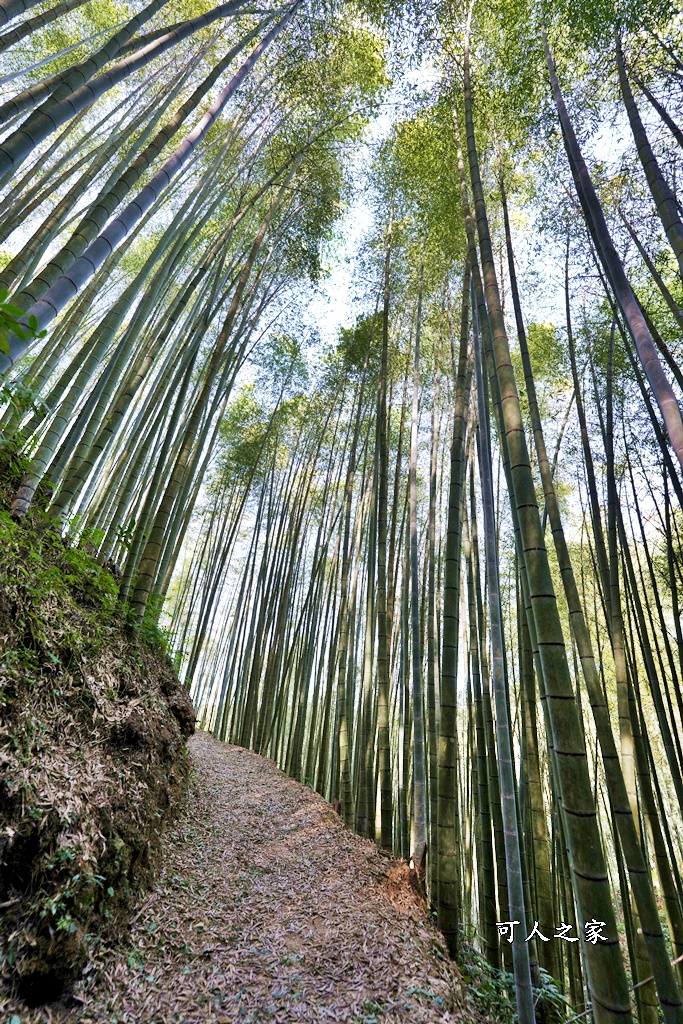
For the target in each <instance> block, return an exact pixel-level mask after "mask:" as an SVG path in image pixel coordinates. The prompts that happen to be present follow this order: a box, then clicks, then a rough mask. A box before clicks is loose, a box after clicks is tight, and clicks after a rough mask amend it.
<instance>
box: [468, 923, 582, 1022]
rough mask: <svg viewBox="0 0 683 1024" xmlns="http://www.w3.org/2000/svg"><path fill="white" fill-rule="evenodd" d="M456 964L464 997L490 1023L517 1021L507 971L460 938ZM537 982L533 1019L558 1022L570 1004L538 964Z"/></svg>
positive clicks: (513, 986)
mask: <svg viewBox="0 0 683 1024" xmlns="http://www.w3.org/2000/svg"><path fill="white" fill-rule="evenodd" d="M458 966H459V967H460V972H461V974H462V978H463V981H464V982H465V985H466V992H467V999H468V1001H469V1002H470V1003H472V1004H474V1006H475V1007H476V1009H477V1010H478V1011H479V1012H480V1013H481V1015H482V1016H483V1017H484V1018H485V1019H486V1020H487V1021H490V1022H492V1024H517V1020H518V1017H517V1007H516V1004H515V979H514V976H513V975H512V974H509V973H508V972H507V971H501V970H497V969H496V968H495V967H492V966H491V964H490V963H488V961H487V960H486V959H485V958H484V957H483V956H481V954H480V953H478V952H477V950H476V949H475V948H474V946H472V945H470V944H469V943H467V942H462V943H461V947H460V955H459V957H458ZM539 973H540V982H541V983H540V985H539V986H538V987H534V990H533V995H534V1006H535V1009H536V1020H537V1021H539V1022H543V1024H560V1022H561V1021H563V1020H566V1019H567V1014H568V1012H569V1011H570V1010H571V1007H570V1005H569V1003H568V1001H567V999H566V998H565V996H564V995H563V994H562V993H561V992H560V990H559V989H558V987H557V985H556V983H555V981H554V979H553V978H551V977H550V975H549V974H547V973H546V972H545V971H544V970H542V969H541V968H539Z"/></svg>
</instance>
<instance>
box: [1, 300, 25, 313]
mask: <svg viewBox="0 0 683 1024" xmlns="http://www.w3.org/2000/svg"><path fill="white" fill-rule="evenodd" d="M2 310H3V313H9V314H10V315H11V316H23V315H24V311H23V309H20V308H19V306H13V305H12V303H11V302H3V303H2Z"/></svg>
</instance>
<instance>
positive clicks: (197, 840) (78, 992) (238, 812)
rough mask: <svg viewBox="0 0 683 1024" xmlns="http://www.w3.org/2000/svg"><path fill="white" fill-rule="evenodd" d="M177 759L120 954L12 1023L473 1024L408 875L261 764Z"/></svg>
mask: <svg viewBox="0 0 683 1024" xmlns="http://www.w3.org/2000/svg"><path fill="white" fill-rule="evenodd" d="M189 746H190V754H191V759H192V762H193V764H194V771H193V777H192V780H191V783H190V792H189V799H188V802H187V806H186V809H185V810H184V811H183V812H182V813H181V815H180V817H179V818H178V819H177V821H176V823H175V825H174V826H173V827H171V828H170V829H169V831H168V833H167V834H166V835H165V837H164V864H163V869H162V873H161V875H160V878H159V881H158V883H157V885H156V888H155V890H154V892H153V893H152V894H151V895H150V896H149V897H148V898H147V899H146V900H144V901H143V902H142V904H141V905H140V906H139V908H138V910H137V912H136V914H135V916H134V918H133V922H132V928H131V932H130V936H129V939H128V940H126V941H125V942H123V941H121V942H119V944H118V945H116V946H114V947H113V948H112V949H109V950H107V949H103V950H102V951H101V953H100V958H101V959H100V963H99V964H98V963H95V962H92V963H91V964H90V965H89V967H88V968H87V971H88V973H87V975H86V976H85V977H84V978H83V979H82V980H81V981H80V982H79V983H78V984H77V985H76V987H75V989H74V992H73V996H72V997H71V998H70V1000H68V1001H67V1000H65V1001H64V1002H63V1003H62V1004H60V1005H58V1004H53V1005H51V1006H46V1007H43V1008H40V1009H34V1010H26V1009H25V1008H23V1009H21V1008H17V1009H16V1012H17V1014H18V1015H19V1019H20V1022H21V1024H39V1022H40V1024H47V1022H49V1024H66V1022H70V1024H104V1022H106V1024H171V1022H173V1024H181V1022H182V1024H209V1022H212V1024H213V1022H216V1024H218V1022H229V1021H239V1022H241V1024H248V1022H252V1024H261V1022H263V1024H265V1022H273V1024H284V1022H293V1021H309V1022H315V1024H325V1022H334V1021H343V1022H355V1024H380V1022H382V1024H394V1022H395V1024H399V1022H400V1024H427V1022H440V1024H451V1022H456V1021H457V1022H463V1024H464V1022H466V1021H467V1022H472V1021H475V1020H481V1018H480V1017H479V1015H478V1014H477V1013H476V1011H475V1010H474V1009H473V1008H471V1007H470V1006H469V1005H467V1003H466V1001H465V993H464V990H463V985H462V981H461V978H460V975H459V972H458V969H457V967H456V965H455V964H454V963H453V962H452V961H451V960H449V958H448V956H447V954H446V950H445V946H444V942H443V939H442V937H441V935H440V933H439V932H438V931H437V930H436V928H434V927H433V925H432V924H431V923H430V921H429V920H428V917H427V913H426V911H425V909H424V906H423V905H422V903H421V901H420V900H419V898H418V897H417V896H416V894H415V892H414V890H413V889H412V887H411V885H410V882H409V878H408V868H407V865H406V864H405V863H404V862H401V861H396V860H394V859H393V858H391V857H389V856H387V855H385V854H383V853H381V852H380V851H379V850H378V849H377V847H376V846H375V844H374V843H372V842H370V841H368V840H365V839H362V838H360V837H359V836H357V835H355V834H354V833H353V832H351V831H350V830H349V829H348V828H346V826H344V825H343V824H342V822H341V821H340V820H339V818H338V817H337V815H336V814H335V813H334V812H333V811H332V809H331V807H330V805H329V804H327V803H326V802H325V801H324V800H323V799H322V797H320V796H318V795H317V794H316V793H314V792H312V791H311V790H310V789H307V788H306V787H304V786H301V785H299V783H297V782H295V781H293V780H292V779H289V778H287V777H286V776H285V775H284V774H283V773H282V772H281V771H280V770H279V769H278V768H276V767H275V765H274V764H273V763H272V762H270V761H268V760H266V759H264V758H262V757H260V756H258V755H257V754H254V753H251V752H250V751H246V750H244V749H242V748H241V747H234V746H227V745H225V744H221V743H219V742H217V741H216V740H214V739H213V738H212V737H211V736H209V735H208V734H207V733H198V734H197V735H196V736H195V737H194V738H193V739H192V740H190V743H189ZM8 1009H9V1010H10V1011H11V1007H8ZM15 1024H16V1022H15Z"/></svg>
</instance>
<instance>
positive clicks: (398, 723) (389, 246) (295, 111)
mask: <svg viewBox="0 0 683 1024" xmlns="http://www.w3.org/2000/svg"><path fill="white" fill-rule="evenodd" d="M34 8H36V9H37V13H36V11H34V10H33V9H34ZM407 50H409V51H410V52H411V55H412V57H411V59H413V61H414V63H415V65H416V66H417V65H419V63H420V61H422V65H421V66H422V69H423V70H424V67H425V65H426V66H427V68H428V72H429V74H428V75H427V79H428V86H427V87H425V88H424V89H419V90H417V93H416V92H415V91H413V92H412V93H410V92H409V91H407V90H404V91H403V92H401V89H400V86H401V80H400V79H401V72H402V64H403V63H404V62H405V61H406V59H407V58H406V55H405V51H407ZM0 52H2V54H3V71H4V72H6V73H5V74H4V77H2V78H1V79H0V90H1V92H0V125H1V127H2V138H1V140H0V188H2V206H1V208H0V245H1V246H2V249H1V250H0V289H2V294H1V295H0V368H1V369H2V372H3V374H4V376H3V384H2V390H0V398H1V400H2V406H1V408H0V429H1V430H2V446H3V451H4V453H5V460H6V461H7V460H8V461H9V463H10V464H11V467H12V471H13V472H16V471H17V470H18V471H19V472H20V475H21V483H20V485H19V486H18V488H17V490H16V494H15V497H14V500H13V503H12V507H11V510H10V511H11V514H12V515H13V516H15V517H23V516H25V515H26V514H27V511H28V510H29V508H31V507H32V506H33V507H35V506H39V507H40V508H41V509H44V510H45V516H44V518H45V529H48V528H50V529H58V530H60V531H61V533H62V536H63V537H64V541H65V543H68V544H80V545H85V546H87V547H88V549H89V550H91V551H92V552H94V553H96V554H97V557H98V559H99V560H100V562H101V563H102V564H103V565H105V566H107V567H108V568H109V570H110V571H111V572H112V573H113V574H114V576H115V578H116V580H117V582H118V601H119V605H120V610H121V614H122V616H123V617H124V618H125V621H126V622H127V628H129V629H130V630H132V631H133V632H135V631H140V630H143V631H147V632H148V633H149V634H150V635H154V636H157V637H158V638H160V639H163V642H165V643H166V644H167V645H168V646H169V649H170V652H171V653H172V655H173V656H174V658H175V660H176V665H177V667H178V670H179V672H180V673H181V678H182V679H183V680H184V682H185V684H186V686H187V687H188V688H189V689H190V692H191V694H192V697H193V700H194V703H195V706H196V708H197V709H198V713H199V717H200V723H201V725H202V726H203V727H204V728H206V729H209V730H211V731H212V732H213V733H214V734H215V735H216V736H217V737H218V738H219V739H221V740H224V741H226V742H230V743H236V744H240V745H242V746H245V747H249V748H251V749H254V750H256V751H258V752H259V753H261V754H263V755H264V756H267V757H270V758H272V759H273V760H274V761H275V762H276V763H277V764H278V765H279V766H280V767H281V768H282V769H283V770H284V771H286V772H287V773H288V774H289V775H291V776H292V777H294V778H296V779H298V780H299V781H301V782H303V783H305V784H307V785H310V786H311V787H313V788H314V789H316V790H317V791H318V792H320V793H322V794H323V795H324V796H325V798H326V799H328V800H329V801H330V802H331V803H333V804H334V806H335V808H336V809H337V810H338V811H339V813H340V814H341V816H342V818H343V820H344V821H345V822H346V823H347V824H348V825H349V827H351V828H353V829H355V830H357V831H358V832H359V833H360V834H362V835H364V836H366V837H368V838H369V839H372V840H375V841H376V842H377V843H378V844H379V845H380V846H382V847H383V848H385V849H386V850H388V851H393V852H394V853H395V854H396V855H398V856H401V857H404V858H405V859H406V860H408V861H410V864H411V868H412V871H413V874H414V877H415V884H416V885H417V886H418V888H419V889H420V890H421V891H422V892H423V894H424V895H425V898H426V899H427V900H428V902H429V904H430V906H431V908H432V910H433V912H434V915H435V917H436V919H437V921H438V924H439V926H440V928H441V929H442V931H443V933H444V935H445V937H446V940H447V943H448V947H449V950H450V952H451V954H452V955H453V956H456V957H463V956H464V955H465V952H466V951H471V950H472V947H475V948H476V950H478V953H479V955H480V956H481V957H482V958H483V959H484V960H485V961H486V962H487V963H488V965H489V968H490V970H491V971H494V972H497V971H502V972H505V974H506V975H509V976H511V977H512V979H513V991H514V1000H515V1005H514V1009H512V1007H511V1013H512V1014H513V1019H518V1020H519V1021H521V1022H523V1024H528V1022H530V1021H532V1020H539V1021H551V1020H554V1019H561V1018H562V1017H563V1016H564V1017H566V1018H569V1017H571V1018H572V1019H576V1017H577V1015H581V1019H586V1020H588V1019H591V1015H592V1019H593V1020H595V1021H596V1022H599V1024H603V1022H616V1021H628V1020H630V1019H637V1020H640V1021H643V1022H647V1024H655V1022H656V1021H658V1020H659V1019H660V1017H661V1018H663V1019H664V1020H665V1021H666V1022H678V1021H683V882H682V880H681V876H682V873H683V818H682V815H683V748H682V746H681V734H682V733H683V625H682V623H681V606H680V594H681V590H682V589H683V548H682V546H681V538H680V533H681V530H683V513H682V507H683V472H682V467H683V421H682V419H681V412H680V401H681V399H682V397H683V376H682V374H681V369H680V362H681V353H682V352H683V338H682V333H681V332H682V331H683V282H682V274H683V213H682V212H681V211H682V210H683V207H682V206H681V201H680V196H679V192H677V189H678V182H679V181H680V178H681V163H682V157H683V155H682V154H681V148H683V134H682V129H681V127H680V126H681V124H683V95H682V94H681V82H682V81H683V48H682V47H681V21H680V16H679V15H678V14H676V13H675V12H672V11H671V10H670V9H669V6H668V5H660V7H659V8H658V7H657V5H652V4H649V5H644V4H640V3H637V2H636V0H630V2H624V3H616V4H615V5H614V6H613V5H612V4H611V3H610V2H608V0H604V2H597V0H596V2H586V3H584V4H580V5H576V4H570V3H564V2H558V3H555V4H553V5H552V6H551V5H548V7H547V8H546V9H544V7H543V5H542V4H538V5H537V4H529V3H526V2H523V0H492V2H490V3H486V2H484V0H478V2H477V3H475V4H473V5H472V6H471V7H465V6H464V5H460V4H458V3H456V2H455V0H453V2H451V3H443V4H436V3H435V4H434V5H433V6H432V7H430V8H429V9H425V8H424V7H422V8H418V9H416V10H408V9H404V8H400V7H399V6H398V5H393V6H392V5H384V6H383V5H379V4H367V5H364V6H363V5H355V4H342V3H337V4H331V3H330V4H320V5H317V4H313V3H307V2H303V0H296V2H294V3H292V4H285V5H284V6H283V7H279V8H276V7H273V8H267V9H264V8H260V7H259V8H257V7H255V6H252V5H250V4H248V3H247V2H246V0H230V2H229V3H223V4H215V3H214V2H213V0H201V2H200V0H192V2H190V0H175V2H174V0H151V2H148V0H139V2H132V0H131V2H130V3H118V2H117V3H113V2H109V0H107V2H104V3H94V2H92V0H90V2H84V0H80V2H79V0H76V2H73V0H66V2H61V3H59V4H56V5H52V6H50V5H49V4H45V3H42V4H37V3H35V2H29V0H21V2H20V0H0ZM389 69H392V74H393V76H394V85H393V87H392V86H391V82H390V75H389ZM403 70H404V69H403ZM423 77H424V76H423ZM397 79H398V80H399V81H398V85H397V84H396V80H397ZM390 88H393V92H392V93H391V94H390V95H391V96H392V97H394V98H396V97H397V96H398V97H399V102H392V104H391V109H392V111H393V112H392V114H391V116H390V118H388V119H389V120H390V122H391V123H390V124H389V127H386V126H385V129H384V130H383V133H380V134H381V138H380V141H379V142H375V143H372V146H373V151H372V154H371V157H369V158H368V159H367V160H366V161H365V166H364V170H363V171H362V174H363V181H362V185H361V189H362V192H363V196H364V199H363V201H364V203H365V206H366V209H367V210H369V211H370V213H371V220H372V227H371V229H370V232H369V236H368V238H367V239H366V241H365V243H364V247H363V250H362V253H361V254H360V256H359V259H358V266H357V267H356V271H355V272H356V278H357V280H358V281H359V282H360V284H359V288H360V290H361V291H362V299H361V300H360V301H361V306H362V308H361V309H360V311H359V310H358V309H357V310H354V311H352V315H350V316H349V317H348V318H347V323H352V326H346V327H343V328H342V329H340V331H339V332H338V335H337V336H336V338H335V339H334V340H333V341H321V340H320V338H319V337H318V335H317V333H316V331H315V329H314V328H313V327H312V326H311V324H310V319H308V312H307V311H308V310H309V302H310V297H311V293H312V291H313V290H314V289H315V287H316V286H317V285H318V284H319V283H320V282H321V280H322V279H323V278H324V273H325V263H326V260H328V259H329V254H330V251H331V250H332V249H333V245H331V244H330V243H331V242H332V241H333V240H334V238H335V234H334V232H335V230H336V227H335V225H337V223H338V221H339V219H340V217H341V216H342V214H343V212H344V208H345V200H346V197H347V196H348V195H349V194H350V193H351V191H352V190H353V188H354V187H357V175H358V173H359V172H358V171H357V169H356V170H354V166H355V165H354V162H353V160H352V157H353V154H354V151H355V150H356V149H357V147H358V146H359V145H361V144H362V143H363V139H364V135H363V133H364V131H365V129H366V126H367V125H368V123H370V122H372V121H373V118H374V117H375V115H376V113H377V111H378V109H380V105H381V102H382V100H383V98H384V97H386V95H387V90H389V89H390ZM384 117H385V120H386V119H387V117H388V115H386V114H385V115H384ZM605 126H607V127H606V128H605ZM601 130H603V131H606V133H607V134H606V139H607V143H608V145H607V146H606V145H605V136H603V139H602V150H600V137H599V132H600V131H601ZM596 139H597V143H596ZM596 146H597V149H596ZM610 147H611V148H610ZM354 175H355V176H356V178H355V179H354ZM354 181H355V184H354ZM467 955H469V953H467Z"/></svg>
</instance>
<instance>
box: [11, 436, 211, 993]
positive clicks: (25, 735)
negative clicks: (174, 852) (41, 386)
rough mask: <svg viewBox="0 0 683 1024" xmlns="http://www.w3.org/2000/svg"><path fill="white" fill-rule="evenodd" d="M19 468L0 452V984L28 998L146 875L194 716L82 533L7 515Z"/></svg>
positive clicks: (176, 796)
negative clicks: (127, 615) (131, 622)
mask: <svg viewBox="0 0 683 1024" xmlns="http://www.w3.org/2000/svg"><path fill="white" fill-rule="evenodd" d="M19 468H20V467H18V466H17V465H16V464H13V462H12V459H11V458H9V457H8V456H7V454H6V452H5V453H4V454H3V453H2V451H0V978H1V981H0V984H1V985H3V986H5V987H7V986H11V987H12V988H14V990H15V991H18V993H19V994H20V995H21V996H22V997H23V998H24V999H26V1000H27V1001H28V1002H31V1003H37V1002H41V1001H46V1000H49V999H53V998H55V997H56V996H57V995H59V994H60V992H61V991H62V990H63V989H64V987H65V986H67V985H68V984H69V982H70V981H71V980H72V979H73V978H75V977H76V976H77V975H78V974H79V973H80V972H81V971H82V970H83V969H84V968H85V967H86V965H87V963H88V961H89V958H90V957H91V954H92V952H93V950H94V949H95V947H96V946H97V944H98V942H100V941H101V940H102V938H103V937H105V936H111V935H112V933H116V932H117V931H119V930H120V929H121V928H122V927H124V926H125V924H126V923H127V920H128V918H129V914H130V910H131V907H132V904H133V900H134V897H135V895H136V894H137V893H139V891H140V890H141V889H142V888H144V887H145V886H146V885H148V884H149V882H150V881H151V878H152V876H153V872H154V866H155V861H156V858H157V854H158V852H159V842H160V835H161V831H162V826H163V823H164V822H165V821H166V820H167V819H169V818H170V817H172V816H173V814H174V811H175V809H176V808H177V807H178V805H179V803H180V802H181V801H182V799H183V796H184V792H185V786H186V781H187V774H188V759H187V753H186V750H185V740H186V738H187V736H188V735H189V734H190V733H191V732H193V730H194V713H193V710H192V705H191V703H190V700H189V697H188V696H187V694H186V693H185V691H184V690H183V689H182V688H181V687H180V685H179V683H178V680H177V678H176V675H175V672H174V670H173V665H172V663H171V661H170V659H169V657H168V655H167V654H166V653H165V651H164V648H163V645H162V644H161V643H160V642H159V639H158V638H155V637H154V636H153V635H148V634H143V635H142V636H140V635H138V636H133V635H131V633H130V631H128V630H127V629H126V623H125V621H124V619H123V618H122V616H121V614H120V610H119V609H117V582H116V579H115V576H114V575H112V573H111V572H109V571H108V570H107V569H106V568H103V567H101V566H100V565H99V564H98V563H97V561H96V559H95V558H94V557H93V555H92V554H91V553H90V545H89V544H88V542H87V541H81V543H80V544H78V545H74V544H70V543H69V542H68V541H66V542H65V541H64V540H63V539H62V536H61V534H60V531H59V530H58V529H57V528H56V527H55V526H54V524H52V523H51V522H50V520H49V518H48V517H47V515H46V514H45V512H44V510H43V508H42V507H41V505H42V502H41V498H40V495H38V499H37V501H36V502H35V504H34V507H33V508H32V510H31V512H30V513H29V515H28V516H27V518H26V519H25V520H23V521H22V522H20V523H17V522H14V521H13V519H12V518H11V516H10V514H9V501H8V498H9V496H10V494H11V492H12V490H13V486H14V485H15V484H16V472H17V470H18V469H19Z"/></svg>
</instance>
